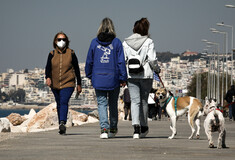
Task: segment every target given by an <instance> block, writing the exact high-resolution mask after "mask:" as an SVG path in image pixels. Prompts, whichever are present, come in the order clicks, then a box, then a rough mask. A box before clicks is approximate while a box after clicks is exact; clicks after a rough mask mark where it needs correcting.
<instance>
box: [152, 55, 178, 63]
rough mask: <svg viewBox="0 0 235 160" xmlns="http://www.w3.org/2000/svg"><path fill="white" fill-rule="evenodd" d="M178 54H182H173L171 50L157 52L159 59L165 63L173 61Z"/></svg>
mask: <svg viewBox="0 0 235 160" xmlns="http://www.w3.org/2000/svg"><path fill="white" fill-rule="evenodd" d="M178 56H180V54H173V53H171V52H157V58H158V61H160V62H163V63H165V62H169V61H171V58H173V57H178Z"/></svg>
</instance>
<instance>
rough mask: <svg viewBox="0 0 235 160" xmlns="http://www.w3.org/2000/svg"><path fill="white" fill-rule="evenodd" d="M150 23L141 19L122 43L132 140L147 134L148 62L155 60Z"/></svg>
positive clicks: (150, 79)
mask: <svg viewBox="0 0 235 160" xmlns="http://www.w3.org/2000/svg"><path fill="white" fill-rule="evenodd" d="M149 26H150V23H149V21H148V19H147V18H141V19H140V20H138V21H136V22H135V24H134V28H133V32H134V34H132V35H131V36H130V37H128V38H126V39H125V41H124V42H123V49H124V54H125V59H126V66H127V73H128V88H129V91H130V97H131V117H132V125H133V127H134V134H133V138H134V139H139V138H142V137H145V136H146V135H147V134H148V131H149V128H148V95H149V92H150V90H151V88H152V83H153V71H152V69H151V67H150V65H149V61H153V60H155V59H156V52H155V49H154V43H153V40H152V39H151V38H150V37H149V33H148V31H149Z"/></svg>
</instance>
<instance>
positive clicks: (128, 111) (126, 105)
mask: <svg viewBox="0 0 235 160" xmlns="http://www.w3.org/2000/svg"><path fill="white" fill-rule="evenodd" d="M124 112H125V117H124V119H125V120H127V116H128V115H129V120H131V102H124Z"/></svg>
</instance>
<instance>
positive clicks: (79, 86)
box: [77, 85, 82, 94]
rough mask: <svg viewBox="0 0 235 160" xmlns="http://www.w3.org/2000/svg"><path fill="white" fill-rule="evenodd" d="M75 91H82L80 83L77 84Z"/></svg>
mask: <svg viewBox="0 0 235 160" xmlns="http://www.w3.org/2000/svg"><path fill="white" fill-rule="evenodd" d="M77 92H78V93H79V94H80V93H81V92H82V87H81V85H77Z"/></svg>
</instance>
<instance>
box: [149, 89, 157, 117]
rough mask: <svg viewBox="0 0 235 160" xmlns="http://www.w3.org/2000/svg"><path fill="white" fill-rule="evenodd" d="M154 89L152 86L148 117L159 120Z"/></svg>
mask: <svg viewBox="0 0 235 160" xmlns="http://www.w3.org/2000/svg"><path fill="white" fill-rule="evenodd" d="M155 99H156V98H155V94H154V89H153V88H152V89H151V91H150V93H149V97H148V118H150V119H152V120H157V117H156V116H157V107H156V102H155Z"/></svg>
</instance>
